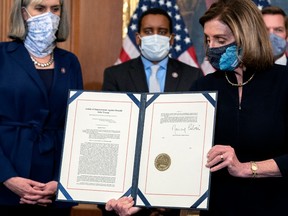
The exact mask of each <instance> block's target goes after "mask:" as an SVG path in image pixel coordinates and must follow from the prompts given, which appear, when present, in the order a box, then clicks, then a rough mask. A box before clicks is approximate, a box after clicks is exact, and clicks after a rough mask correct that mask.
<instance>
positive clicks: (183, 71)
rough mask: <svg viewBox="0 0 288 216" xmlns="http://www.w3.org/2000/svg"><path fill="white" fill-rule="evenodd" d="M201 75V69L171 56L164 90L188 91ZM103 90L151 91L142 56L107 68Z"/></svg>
mask: <svg viewBox="0 0 288 216" xmlns="http://www.w3.org/2000/svg"><path fill="white" fill-rule="evenodd" d="M201 76H203V73H202V71H201V69H198V68H195V67H191V66H189V65H187V64H185V63H183V62H180V61H178V60H175V59H171V58H169V61H168V66H167V74H166V80H165V88H164V92H179V91H188V90H189V89H190V87H191V85H192V83H193V82H194V81H195V80H196V79H198V78H199V77H201ZM102 90H103V91H117V92H149V90H148V84H147V80H146V75H145V71H144V65H143V63H142V60H141V57H138V58H136V59H132V60H130V61H127V62H124V63H122V64H119V65H114V66H111V67H108V68H106V69H105V71H104V81H103V86H102Z"/></svg>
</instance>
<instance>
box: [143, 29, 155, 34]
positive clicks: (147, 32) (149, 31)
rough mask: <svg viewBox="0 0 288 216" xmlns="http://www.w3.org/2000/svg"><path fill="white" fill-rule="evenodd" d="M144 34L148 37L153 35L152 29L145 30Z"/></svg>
mask: <svg viewBox="0 0 288 216" xmlns="http://www.w3.org/2000/svg"><path fill="white" fill-rule="evenodd" d="M144 34H146V35H151V34H153V32H152V29H144Z"/></svg>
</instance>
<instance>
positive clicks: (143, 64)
mask: <svg viewBox="0 0 288 216" xmlns="http://www.w3.org/2000/svg"><path fill="white" fill-rule="evenodd" d="M172 30H173V27H172V20H171V17H170V16H169V15H168V13H167V12H166V11H165V10H162V9H159V8H152V9H149V10H147V11H146V12H144V13H143V14H142V16H141V17H140V18H139V22H138V32H137V33H136V42H137V44H138V45H139V49H140V52H141V56H139V57H138V58H136V59H132V60H129V61H127V62H124V63H122V64H119V65H114V66H111V67H108V68H106V69H105V71H104V81H103V86H102V90H104V91H118V92H149V77H150V74H151V68H150V67H151V66H152V65H159V66H160V67H159V70H158V72H157V79H158V81H159V83H160V92H175V91H188V90H189V89H190V86H191V84H192V83H193V82H194V81H195V80H196V79H198V78H199V77H201V76H203V73H202V71H201V69H199V68H196V67H192V66H189V65H187V64H185V63H182V62H180V61H178V60H175V59H172V58H169V57H168V54H169V51H170V48H171V46H172V44H173V41H174V34H173V32H172Z"/></svg>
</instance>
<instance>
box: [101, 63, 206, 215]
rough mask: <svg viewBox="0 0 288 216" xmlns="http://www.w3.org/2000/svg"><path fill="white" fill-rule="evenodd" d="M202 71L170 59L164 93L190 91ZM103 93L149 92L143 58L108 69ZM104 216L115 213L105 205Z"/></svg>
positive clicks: (169, 212)
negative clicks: (107, 209)
mask: <svg viewBox="0 0 288 216" xmlns="http://www.w3.org/2000/svg"><path fill="white" fill-rule="evenodd" d="M202 76H203V73H202V71H201V69H198V68H195V67H191V66H189V65H187V64H184V63H183V62H180V61H178V60H175V59H171V58H169V60H168V67H167V73H166V80H165V87H164V92H180V91H189V90H190V87H191V86H192V84H193V82H194V81H195V80H196V79H198V78H199V77H202ZM102 90H103V91H117V92H149V90H148V84H147V80H146V75H145V71H144V65H143V63H142V60H141V57H138V58H136V59H132V60H130V61H127V62H124V63H122V64H119V65H114V66H111V67H109V68H106V69H105V71H104V81H103V86H102ZM99 208H100V209H102V212H103V216H114V215H116V214H115V213H114V212H107V211H106V210H105V208H104V206H103V205H99ZM152 212H154V213H155V209H143V210H141V211H140V212H138V213H136V214H135V216H149V215H150V214H151V213H152ZM161 215H164V216H178V215H179V210H178V209H173V210H167V211H165V212H164V213H161Z"/></svg>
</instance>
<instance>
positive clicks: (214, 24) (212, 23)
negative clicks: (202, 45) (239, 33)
mask: <svg viewBox="0 0 288 216" xmlns="http://www.w3.org/2000/svg"><path fill="white" fill-rule="evenodd" d="M204 33H205V35H207V36H209V37H213V36H216V35H223V36H226V37H233V33H232V31H231V29H230V28H229V26H228V25H226V24H225V23H223V22H221V21H219V20H217V19H212V20H209V21H207V22H206V23H205V24H204Z"/></svg>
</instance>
